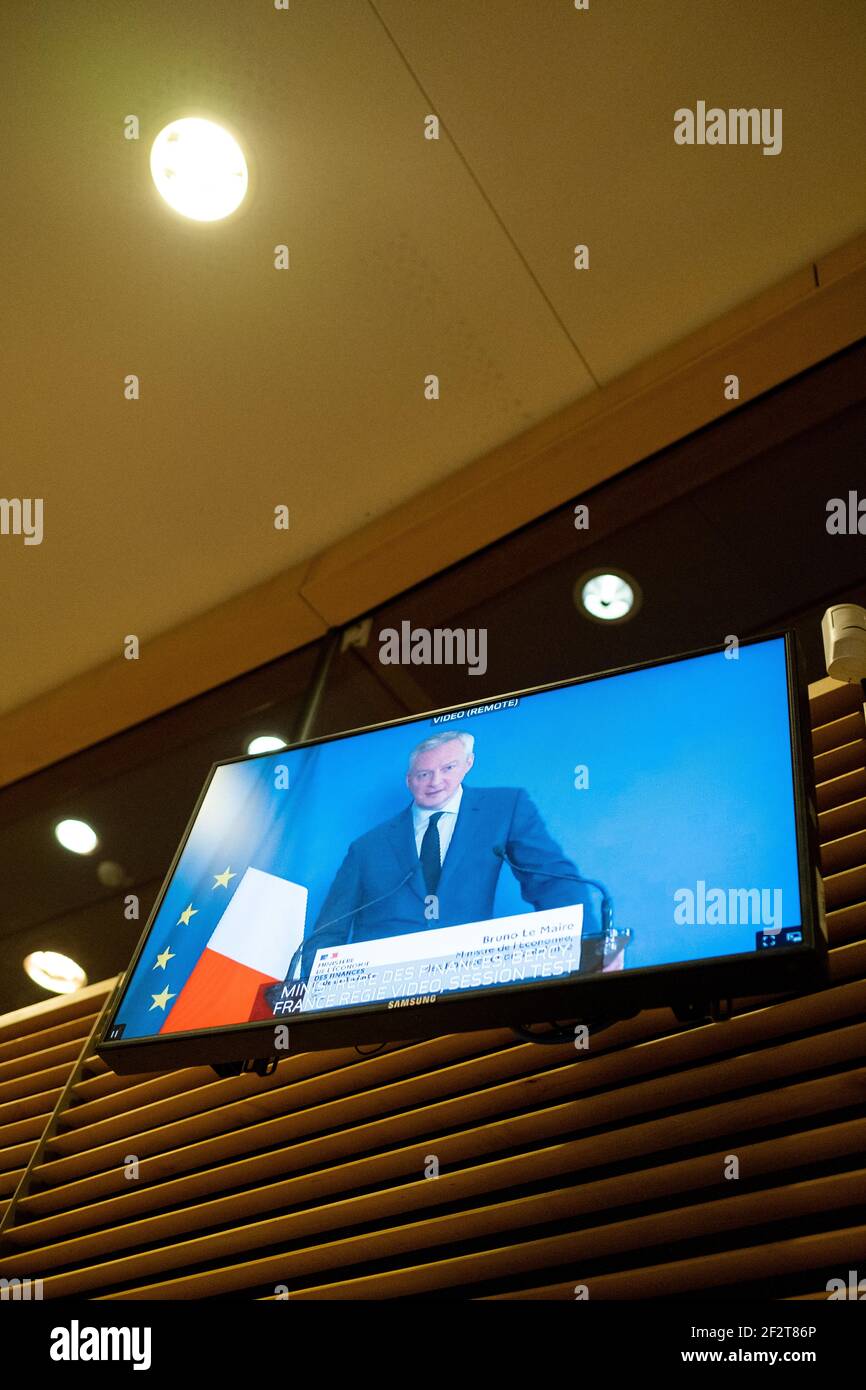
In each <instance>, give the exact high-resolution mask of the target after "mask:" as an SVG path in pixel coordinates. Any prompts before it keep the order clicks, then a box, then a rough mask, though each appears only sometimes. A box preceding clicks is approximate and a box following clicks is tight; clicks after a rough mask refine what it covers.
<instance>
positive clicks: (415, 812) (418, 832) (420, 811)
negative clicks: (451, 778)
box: [412, 786, 463, 864]
mask: <svg viewBox="0 0 866 1390" xmlns="http://www.w3.org/2000/svg"><path fill="white" fill-rule="evenodd" d="M462 800H463V787H462V786H459V787H458V788H457V790H456V792H455V793H454V795H453V796H452V797H449V799H448V800H447V801H446V802H445V805H444V806H431V807H427V806H419V805H418V804H417V802H416V803H415V804H414V805H413V806H412V820H413V822H414V825H415V848H416V850H417V851H418V857H419V859H420V857H421V841H422V840H423V839H424V832H425V831H426V829H427V825H428V823H429V820H430V817H431V816H435V814H436V812H437V811H439V812H441V816H440V819H439V820H438V821H437V822H436V829H437V830H438V832H439V863H440V864H444V863H445V856H446V854H447V853H448V846H449V845H450V843H451V838H452V836H453V834H454V827H455V825H456V824H457V815H458V812H459V811H460V802H461V801H462Z"/></svg>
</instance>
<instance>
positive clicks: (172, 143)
mask: <svg viewBox="0 0 866 1390" xmlns="http://www.w3.org/2000/svg"><path fill="white" fill-rule="evenodd" d="M150 172H151V174H152V176H153V181H154V183H155V184H156V186H157V188H158V190H159V192H160V193H161V194H162V196H163V198H164V199H165V201H166V202H167V203H168V205H169V207H172V208H174V210H175V212H179V213H181V215H182V216H183V217H191V218H192V219H193V220H194V221H196V222H218V221H219V219H220V218H221V217H228V215H229V213H232V212H234V210H235V208H237V207H239V206H240V204H241V203H242V202H243V200H244V197H245V195H246V191H247V184H248V182H249V175H248V173H247V162H246V160H245V159H244V155H243V151H242V149H241V147H240V145H239V144H238V142H237V140H236V139H235V138H234V136H233V135H230V134H229V132H228V131H227V130H224V129H223V128H222V126H219V125H216V124H215V123H214V122H213V121H205V120H203V119H202V118H201V117H200V116H186V117H184V118H183V120H180V121H172V123H171V125H167V126H166V127H165V129H164V130H161V131H160V132H159V134H158V135H157V137H156V139H155V140H154V142H153V147H152V149H151V151H150Z"/></svg>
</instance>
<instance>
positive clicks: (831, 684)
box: [809, 676, 863, 729]
mask: <svg viewBox="0 0 866 1390" xmlns="http://www.w3.org/2000/svg"><path fill="white" fill-rule="evenodd" d="M862 712H863V695H862V693H861V690H860V687H859V685H854V684H852V683H851V682H850V681H845V682H842V681H834V680H833V679H832V678H831V677H829V676H828V677H826V678H825V679H824V680H823V681H818V682H816V684H815V685H812V686H810V687H809V717H810V720H811V724H812V728H813V729H820V728H821V727H822V725H824V724H832V723H835V721H836V720H837V719H844V718H845V716H846V715H848V714H854V713H861V714H862Z"/></svg>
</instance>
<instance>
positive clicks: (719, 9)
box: [0, 0, 866, 709]
mask: <svg viewBox="0 0 866 1390" xmlns="http://www.w3.org/2000/svg"><path fill="white" fill-rule="evenodd" d="M0 49H2V51H3V52H4V53H5V55H6V59H7V86H6V91H5V95H4V96H3V98H2V99H0V108H2V111H0V114H2V128H3V130H4V134H5V140H4V173H5V182H6V189H5V192H6V198H5V199H4V204H3V208H2V210H0V220H2V221H0V226H2V237H3V246H4V256H3V263H2V272H0V274H2V295H3V300H2V302H3V315H2V323H0V335H2V342H0V346H2V392H3V421H4V426H5V428H4V449H3V467H2V472H0V496H5V497H42V498H44V507H45V538H44V541H43V543H42V545H41V546H24V545H23V544H22V542H21V540H20V538H16V537H12V536H0V592H2V594H3V605H2V608H0V653H2V656H0V709H9V708H12V707H14V706H15V705H17V704H20V703H22V702H24V701H26V700H27V699H29V698H31V697H32V696H34V695H36V694H37V693H39V692H41V691H43V690H45V689H49V688H51V687H53V686H55V685H57V684H59V683H61V682H62V681H64V680H66V679H68V678H69V677H71V676H72V675H74V674H77V673H78V672H80V671H82V670H85V669H87V668H88V667H90V666H93V665H96V664H97V663H99V662H101V661H104V660H105V659H107V658H109V657H111V656H114V655H117V654H118V653H119V651H120V647H121V643H122V640H123V637H124V635H125V634H127V633H130V632H135V633H137V634H138V635H139V636H140V637H141V638H143V639H146V638H147V637H149V636H151V635H154V634H156V633H158V632H161V631H164V630H166V629H168V628H170V627H173V626H175V625H176V624H177V623H179V622H181V621H183V620H184V619H186V618H188V617H190V616H192V615H194V614H195V613H198V612H201V611H203V610H205V609H207V608H209V607H211V606H213V605H214V604H216V603H218V602H220V601H221V600H222V599H225V598H227V597H229V596H231V595H233V594H236V593H238V592H241V591H243V590H244V589H247V588H249V587H250V586H252V585H253V584H255V583H257V582H259V581H260V580H262V579H264V578H267V577H268V576H270V575H272V574H274V573H276V572H277V571H279V570H281V569H283V568H285V567H287V566H289V565H291V564H294V563H296V562H298V561H299V560H302V559H304V558H307V557H309V556H311V555H312V554H314V553H315V552H316V551H318V550H320V549H322V548H323V547H324V546H326V545H328V544H329V543H331V542H333V541H334V540H336V539H338V538H339V537H341V536H344V535H346V534H347V533H349V532H351V531H353V530H355V529H356V528H357V527H359V526H360V525H362V524H363V523H364V522H365V521H366V520H369V519H370V518H372V517H374V516H378V515H380V514H381V513H383V512H384V511H386V510H388V509H389V508H390V507H392V506H394V505H395V504H396V503H398V502H400V501H403V500H405V499H406V498H407V497H409V496H411V495H412V494H414V493H416V492H417V491H419V490H420V489H421V488H423V487H424V486H426V485H428V484H429V483H431V482H434V481H436V480H440V479H442V478H444V477H447V475H448V474H450V473H452V472H454V471H455V470H457V469H458V468H460V467H461V466H462V465H463V464H465V463H467V462H468V461H470V460H471V459H473V458H474V457H476V456H478V455H479V454H481V453H483V452H484V451H486V450H488V449H490V448H491V447H493V446H494V445H496V444H498V443H501V442H503V441H504V440H506V439H508V438H510V437H511V436H513V435H514V434H516V433H518V432H520V431H521V430H523V429H525V428H526V427H527V426H528V425H529V424H531V423H533V422H534V421H536V420H539V419H542V418H544V417H545V416H546V415H548V414H550V413H551V412H553V411H555V410H556V409H558V408H560V407H562V406H563V405H565V404H566V403H568V402H569V401H572V400H575V399H576V398H578V397H580V396H582V395H585V394H586V393H587V392H590V391H592V390H595V389H597V387H598V385H600V384H601V385H603V384H605V383H607V382H609V381H610V380H611V379H613V378H614V377H615V376H617V375H619V374H620V373H621V372H623V371H624V370H626V369H627V368H629V367H631V366H633V365H635V364H636V363H638V362H640V361H642V360H644V359H645V358H647V357H649V356H651V355H652V354H653V353H655V352H656V351H658V350H659V349H660V348H662V347H664V346H666V345H668V344H670V343H671V342H674V341H676V340H677V339H678V338H681V337H683V336H684V335H685V334H687V333H688V332H690V331H691V330H693V329H695V328H697V327H699V326H700V325H702V324H704V323H706V322H709V321H711V320H712V319H714V318H716V317H717V316H718V315H719V314H721V313H723V312H724V311H725V310H727V309H729V308H731V307H732V306H733V305H735V304H737V303H739V302H741V301H742V300H744V299H746V298H748V297H750V296H751V295H753V294H755V293H757V292H758V291H759V290H761V289H762V288H764V287H766V286H768V285H770V284H772V283H774V282H775V281H777V280H779V279H782V278H784V277H785V276H786V275H787V274H789V273H790V272H791V271H793V270H795V269H797V268H798V267H800V266H802V265H803V264H804V263H807V262H808V261H810V260H812V259H814V258H816V257H818V256H820V255H822V254H824V253H826V252H827V251H829V250H831V249H832V248H833V247H834V246H837V245H839V244H840V243H842V242H844V241H846V240H848V239H849V238H851V237H853V236H854V235H855V234H856V233H858V232H859V231H861V230H863V228H864V226H866V204H864V196H863V190H864V187H866V177H864V175H866V154H864V151H866V100H864V84H863V82H862V70H863V62H864V58H866V6H864V5H862V4H861V3H858V2H857V0H824V3H822V5H821V6H820V9H818V8H816V7H815V6H814V5H813V4H811V3H808V0H800V3H792V0H762V2H761V3H760V4H759V5H756V4H755V3H754V0H728V3H727V4H726V5H724V6H719V5H715V4H712V3H710V0H701V2H700V3H698V2H697V0H641V3H640V4H637V3H631V4H628V5H625V4H619V5H614V4H611V3H605V0H590V9H589V10H588V11H576V10H575V9H574V7H573V4H572V3H571V0H535V3H533V4H531V5H529V4H527V3H525V0H495V2H494V0H490V3H481V2H480V0H478V2H476V3H473V2H472V0H436V3H431V2H430V0H417V3H410V2H409V0H375V2H374V0H328V3H324V2H323V3H319V4H314V3H313V0H291V6H290V9H289V10H288V11H276V10H275V9H274V8H273V6H272V5H271V4H269V3H267V0H243V3H241V0H183V3H182V4H178V3H177V0H146V3H141V4H135V5H133V4H119V3H117V0H104V2H103V0H88V3H87V5H53V6H50V7H47V6H43V7H34V6H33V5H32V4H30V3H25V0H4V4H3V7H2V11H0ZM699 99H701V100H705V101H706V102H707V103H708V104H709V105H720V106H723V107H727V106H729V105H730V106H758V107H764V106H767V107H782V108H783V112H784V117H783V135H784V144H783V151H782V153H781V155H779V156H778V157H776V158H768V157H765V156H763V155H762V153H761V151H760V149H758V148H754V147H745V148H736V147H706V146H705V147H703V148H701V147H694V148H686V147H681V146H677V145H675V143H674V140H673V113H674V111H675V110H676V108H678V107H680V106H691V107H694V105H695V103H696V102H697V101H698V100H699ZM196 110H198V111H202V112H204V113H209V114H212V115H214V116H216V117H218V118H222V119H224V120H225V121H226V122H227V123H229V124H230V125H232V126H234V127H235V128H236V130H237V131H238V132H239V134H240V136H241V138H242V141H243V143H244V145H245V147H246V148H247V150H248V152H249V155H250V159H251V164H252V176H253V184H254V187H253V193H252V196H251V198H250V199H249V202H248V204H247V205H246V207H245V208H244V209H242V211H241V213H240V214H239V215H238V216H237V217H235V218H234V219H232V220H230V221H229V222H227V223H224V224H215V225H210V226H204V225H197V224H190V223H187V222H184V221H183V220H182V219H179V218H177V217H175V216H174V215H173V214H172V213H171V212H170V211H169V210H168V209H167V208H165V207H164V205H162V204H161V202H160V201H159V199H158V197H157V195H156V193H155V191H154V190H153V188H152V186H151V183H150V178H149V173H148V155H149V147H150V143H151V141H152V139H153V137H154V136H155V135H156V133H157V131H158V130H159V129H160V128H161V126H162V125H164V124H165V123H166V122H167V121H168V120H170V119H172V118H173V117H175V116H178V115H183V114H188V113H191V112H193V111H196ZM431 110H432V111H434V112H436V113H437V114H438V115H439V117H440V120H441V121H442V123H443V127H444V128H443V132H442V137H441V139H440V140H439V141H438V142H431V141H427V140H425V139H424V138H423V122H424V117H425V115H427V113H428V112H429V111H431ZM128 114H136V115H137V116H138V117H139V119H140V122H141V131H142V135H141V139H140V140H139V141H138V142H130V141H126V140H125V139H124V138H123V120H124V117H125V116H127V115H128ZM578 241H580V242H586V243H588V244H589V247H590V266H591V268H590V270H589V271H588V272H577V271H575V270H574V269H573V267H572V247H573V246H574V244H575V243H576V242H578ZM278 243H286V244H288V246H289V248H290V254H291V269H290V270H289V271H287V272H279V271H276V270H275V269H274V268H273V248H274V246H275V245H277V244H278ZM431 372H435V373H437V374H438V375H439V377H440V380H441V399H440V400H439V401H436V402H429V401H426V400H425V399H424V395H423V381H424V377H425V376H426V375H427V374H428V373H431ZM128 373H137V374H138V375H139V376H140V379H141V399H140V400H139V401H138V402H128V401H126V400H124V398H123V379H124V377H125V376H126V375H127V374H128ZM279 503H285V504H287V505H288V506H289V507H290V509H291V529H290V531H289V532H288V533H284V532H276V531H275V530H274V529H273V526H272V515H273V508H274V507H275V506H276V505H277V504H279Z"/></svg>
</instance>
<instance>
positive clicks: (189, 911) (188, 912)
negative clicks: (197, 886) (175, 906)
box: [175, 903, 198, 927]
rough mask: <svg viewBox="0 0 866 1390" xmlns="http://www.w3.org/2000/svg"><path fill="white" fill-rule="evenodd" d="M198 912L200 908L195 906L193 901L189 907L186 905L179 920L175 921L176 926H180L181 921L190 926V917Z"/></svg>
mask: <svg viewBox="0 0 866 1390" xmlns="http://www.w3.org/2000/svg"><path fill="white" fill-rule="evenodd" d="M197 912H198V908H197V907H193V905H192V903H190V905H189V907H185V908H184V910H183V912H182V913H181V914H180V916H179V917H178V919H177V921H176V922H175V926H176V927H179V926H180V924H181V922H183V924H184V926H185V927H188V926H189V919H190V917H194V916H195V915H196V913H197Z"/></svg>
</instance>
